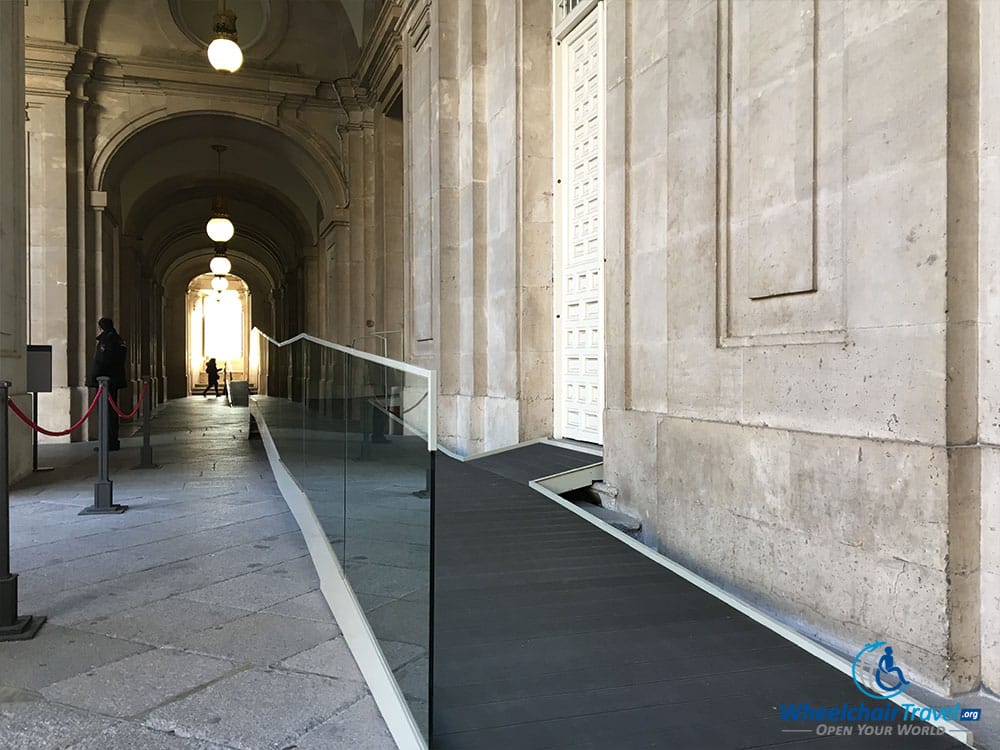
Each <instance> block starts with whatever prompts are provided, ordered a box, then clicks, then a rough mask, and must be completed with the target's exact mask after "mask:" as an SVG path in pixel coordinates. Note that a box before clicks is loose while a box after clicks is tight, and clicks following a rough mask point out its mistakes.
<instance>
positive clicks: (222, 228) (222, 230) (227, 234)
mask: <svg viewBox="0 0 1000 750" xmlns="http://www.w3.org/2000/svg"><path fill="white" fill-rule="evenodd" d="M212 149H213V150H214V151H215V153H217V154H218V155H219V161H218V171H217V174H216V176H217V178H218V179H219V180H221V179H222V152H223V151H225V150H226V147H225V146H222V145H220V144H215V145H213V146H212ZM205 233H206V234H208V237H209V239H211V240H212V242H229V240H231V239H232V238H233V235H234V234H235V233H236V228H235V227H234V226H233V222H231V221H230V220H229V213H228V212H227V211H226V201H225V200H224V199H223V198H222V196H221V195H216V196H215V198H213V199H212V216H211V217H210V218H209V220H208V223H207V224H205Z"/></svg>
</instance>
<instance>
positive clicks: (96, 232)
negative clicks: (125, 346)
mask: <svg viewBox="0 0 1000 750" xmlns="http://www.w3.org/2000/svg"><path fill="white" fill-rule="evenodd" d="M88 202H89V204H90V211H91V221H90V246H91V250H90V255H91V262H92V263H93V264H94V265H93V268H94V283H93V285H92V286H91V288H90V294H91V302H90V307H91V309H92V310H93V311H94V313H95V314H96V316H97V317H100V318H103V317H110V318H113V317H114V310H113V309H112V308H111V306H110V305H109V304H108V303H109V300H108V299H107V298H106V297H105V294H104V292H105V289H104V286H105V283H104V282H105V273H104V264H105V258H104V209H105V208H107V206H108V194H107V193H105V192H102V191H100V190H91V191H90V193H89V194H88ZM125 322H126V321H123V320H115V325H116V326H119V327H123V324H124V323H125ZM94 323H96V321H94Z"/></svg>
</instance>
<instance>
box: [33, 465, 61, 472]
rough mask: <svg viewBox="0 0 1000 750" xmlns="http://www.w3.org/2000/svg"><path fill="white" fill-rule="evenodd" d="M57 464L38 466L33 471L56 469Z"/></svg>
mask: <svg viewBox="0 0 1000 750" xmlns="http://www.w3.org/2000/svg"><path fill="white" fill-rule="evenodd" d="M55 470H56V467H55V466H36V467H35V468H34V469H32V471H55Z"/></svg>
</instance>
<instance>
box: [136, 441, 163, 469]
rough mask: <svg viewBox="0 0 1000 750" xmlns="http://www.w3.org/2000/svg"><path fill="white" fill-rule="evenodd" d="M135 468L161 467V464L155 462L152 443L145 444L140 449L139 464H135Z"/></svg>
mask: <svg viewBox="0 0 1000 750" xmlns="http://www.w3.org/2000/svg"><path fill="white" fill-rule="evenodd" d="M132 468H133V469H159V468H160V465H159V464H154V463H153V447H152V446H150V445H144V446H142V448H140V449H139V465H138V466H133V467H132Z"/></svg>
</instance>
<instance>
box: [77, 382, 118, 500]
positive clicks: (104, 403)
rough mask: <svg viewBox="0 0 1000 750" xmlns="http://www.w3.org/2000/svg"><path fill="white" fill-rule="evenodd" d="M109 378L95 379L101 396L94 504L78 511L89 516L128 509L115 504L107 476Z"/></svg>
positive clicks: (98, 414) (98, 412) (98, 415)
mask: <svg viewBox="0 0 1000 750" xmlns="http://www.w3.org/2000/svg"><path fill="white" fill-rule="evenodd" d="M110 382H111V378H109V377H107V376H106V375H102V376H101V377H99V378H98V379H97V384H98V385H99V386H100V388H101V398H100V400H99V401H98V403H97V424H98V427H97V431H98V438H97V481H96V482H95V483H94V504H93V505H91V506H89V507H87V508H84V509H83V510H81V511H80V515H81V516H89V515H91V514H94V513H124V512H125V511H126V510H128V506H127V505H116V504H115V503H114V502H112V501H113V499H114V488H113V487H112V482H111V479H109V478H108V458H109V456H108V419H109V415H108V409H109V408H110V404H109V403H108V383H110Z"/></svg>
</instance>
